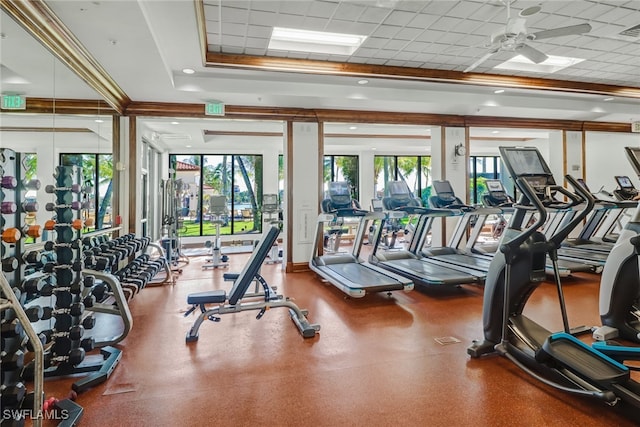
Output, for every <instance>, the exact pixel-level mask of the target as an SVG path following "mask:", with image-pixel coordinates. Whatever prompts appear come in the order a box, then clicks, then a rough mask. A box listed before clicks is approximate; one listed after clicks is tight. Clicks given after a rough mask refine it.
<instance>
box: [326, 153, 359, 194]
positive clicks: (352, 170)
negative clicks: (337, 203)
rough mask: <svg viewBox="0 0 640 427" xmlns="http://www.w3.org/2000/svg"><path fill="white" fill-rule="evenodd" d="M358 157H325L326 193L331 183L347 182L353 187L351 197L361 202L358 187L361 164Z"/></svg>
mask: <svg viewBox="0 0 640 427" xmlns="http://www.w3.org/2000/svg"><path fill="white" fill-rule="evenodd" d="M358 161H359V159H358V156H324V168H323V169H324V171H323V177H324V179H323V181H324V184H323V185H324V187H323V188H324V192H325V194H326V192H327V191H328V190H329V183H330V182H336V181H346V182H348V183H349V186H350V187H351V197H352V198H354V199H355V200H358V201H359V200H360V197H359V195H360V191H359V185H358V176H359V164H358Z"/></svg>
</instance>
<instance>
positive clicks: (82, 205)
mask: <svg viewBox="0 0 640 427" xmlns="http://www.w3.org/2000/svg"><path fill="white" fill-rule="evenodd" d="M88 206H89V204H88V203H87V202H79V201H73V202H71V204H66V205H65V204H59V205H57V204H55V203H47V204H46V206H45V209H46V210H47V211H48V212H53V211H54V210H56V209H67V208H68V209H72V210H74V211H79V210H80V209H86V208H87V207H88Z"/></svg>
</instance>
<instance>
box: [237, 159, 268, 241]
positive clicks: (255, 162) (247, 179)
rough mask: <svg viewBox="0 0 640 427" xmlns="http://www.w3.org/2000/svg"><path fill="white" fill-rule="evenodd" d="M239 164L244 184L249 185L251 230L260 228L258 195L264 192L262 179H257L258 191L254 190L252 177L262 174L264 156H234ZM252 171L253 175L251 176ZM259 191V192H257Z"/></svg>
mask: <svg viewBox="0 0 640 427" xmlns="http://www.w3.org/2000/svg"><path fill="white" fill-rule="evenodd" d="M233 157H234V159H235V160H236V163H237V164H238V168H239V169H240V173H241V174H242V179H243V180H244V185H245V186H246V187H247V192H248V194H249V203H251V211H252V212H253V229H252V230H251V231H255V230H259V229H260V215H258V201H257V198H256V196H257V195H261V194H262V187H261V181H262V180H255V179H254V181H256V187H257V188H256V192H254V191H253V185H252V180H251V178H252V177H253V178H255V177H256V176H262V157H261V156H233ZM250 173H251V175H252V176H249V174H250ZM256 193H257V194H256Z"/></svg>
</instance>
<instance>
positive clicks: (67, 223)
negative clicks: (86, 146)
mask: <svg viewBox="0 0 640 427" xmlns="http://www.w3.org/2000/svg"><path fill="white" fill-rule="evenodd" d="M54 178H55V186H53V187H49V188H48V189H47V190H48V192H51V193H53V194H55V203H54V204H53V205H50V206H49V207H50V208H51V209H50V210H52V211H53V212H55V215H56V219H55V222H50V221H49V222H48V224H46V225H45V228H48V229H52V230H54V231H55V233H54V234H55V236H56V237H55V242H54V243H53V245H51V246H52V247H53V251H54V252H55V254H56V263H55V264H53V263H49V264H47V265H45V267H44V270H45V271H46V272H49V273H51V274H50V276H49V280H50V284H51V285H53V290H52V291H53V293H54V294H55V300H56V302H55V309H54V310H53V312H52V313H51V316H50V318H55V324H54V329H50V331H49V332H48V335H49V336H50V337H52V338H53V339H52V342H53V344H52V346H51V350H50V352H49V353H47V355H46V356H49V357H45V366H46V369H45V371H44V375H45V377H58V376H67V375H73V374H79V373H92V374H91V375H89V376H87V377H84V378H82V379H80V380H78V381H76V382H75V383H73V385H72V388H73V390H74V391H76V392H78V393H79V392H82V391H84V390H86V389H88V388H90V387H92V386H94V385H96V384H99V383H101V382H103V381H105V380H106V379H107V378H108V377H109V376H110V375H111V372H113V369H115V367H116V365H117V364H118V362H119V361H120V358H121V356H122V353H121V351H120V350H118V349H116V348H113V347H104V348H102V349H101V351H100V353H101V356H102V358H103V360H99V361H96V362H92V363H87V362H84V363H83V361H84V358H85V353H86V351H91V350H93V348H94V340H93V338H86V337H85V330H86V329H91V328H93V326H94V325H95V317H94V316H93V315H91V314H90V315H86V314H85V304H89V301H91V299H89V300H87V299H85V298H86V294H87V292H86V290H85V285H86V284H89V283H92V282H93V279H94V278H93V277H92V276H85V275H84V274H83V272H82V269H83V266H84V263H83V257H84V254H83V251H82V239H81V234H82V228H83V224H82V220H81V219H80V216H81V215H80V209H78V208H79V207H80V206H81V205H82V202H81V199H82V197H83V195H82V191H78V189H81V188H82V186H81V184H82V173H81V169H80V168H77V167H75V166H58V167H56V173H55V175H54ZM74 199H76V200H74ZM52 221H53V220H52Z"/></svg>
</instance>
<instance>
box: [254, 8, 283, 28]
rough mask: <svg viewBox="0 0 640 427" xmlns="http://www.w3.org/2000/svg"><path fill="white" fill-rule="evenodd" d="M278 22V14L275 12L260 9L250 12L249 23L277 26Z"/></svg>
mask: <svg viewBox="0 0 640 427" xmlns="http://www.w3.org/2000/svg"><path fill="white" fill-rule="evenodd" d="M276 22H278V15H277V14H275V13H272V12H262V11H259V10H254V11H251V12H249V24H255V25H265V26H275V25H276Z"/></svg>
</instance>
